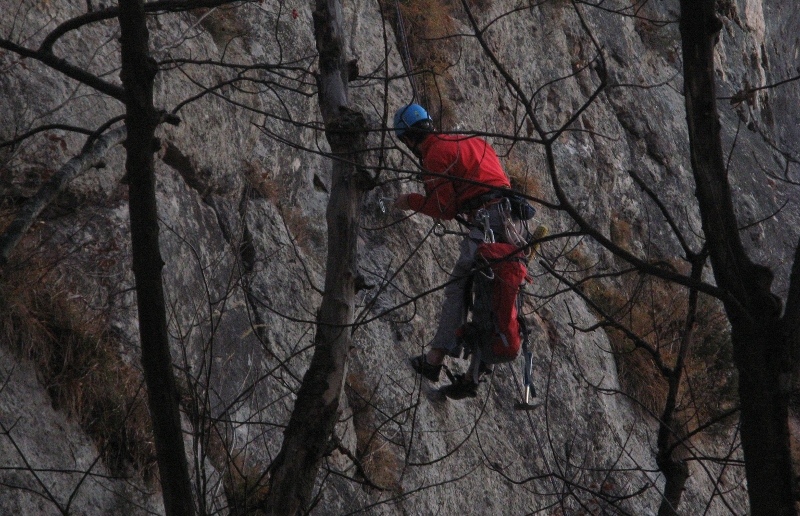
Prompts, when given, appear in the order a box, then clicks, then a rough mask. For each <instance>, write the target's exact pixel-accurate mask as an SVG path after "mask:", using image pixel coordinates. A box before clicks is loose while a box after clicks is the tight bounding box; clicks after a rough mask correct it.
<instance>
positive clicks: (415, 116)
mask: <svg viewBox="0 0 800 516" xmlns="http://www.w3.org/2000/svg"><path fill="white" fill-rule="evenodd" d="M422 120H430V121H433V120H432V119H431V117H430V116H429V115H428V112H427V111H425V108H424V107H422V106H420V105H419V104H409V105H407V106H403V107H401V108H400V109H398V110H397V113H395V114H394V134H395V135H396V136H397V137H398V138H399V137H401V136H403V134H405V132H406V131H407V130H408V129H409V128H410V127H411V126H412V125H414V124H416V123H417V122H419V121H422Z"/></svg>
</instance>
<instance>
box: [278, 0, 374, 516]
mask: <svg viewBox="0 0 800 516" xmlns="http://www.w3.org/2000/svg"><path fill="white" fill-rule="evenodd" d="M314 32H315V35H316V39H317V49H318V51H319V68H320V75H319V81H318V83H319V104H320V110H321V111H322V116H323V119H324V121H325V132H326V136H327V139H328V142H329V143H330V146H331V151H332V153H333V171H332V181H331V185H332V186H331V193H330V199H329V201H328V208H327V214H326V220H327V224H328V258H327V263H326V272H325V293H324V295H323V297H322V305H321V307H320V309H319V313H318V315H317V323H318V326H317V333H316V336H315V339H314V346H315V349H314V356H313V358H312V360H311V365H310V366H309V368H308V371H307V372H306V374H305V376H304V377H303V382H302V385H301V387H300V390H299V392H298V394H297V401H296V402H295V406H294V410H293V412H292V416H291V419H290V421H289V425H288V427H287V428H286V431H285V432H284V441H283V446H282V448H281V451H280V453H279V454H278V456H277V457H276V459H275V461H274V462H273V464H272V465H271V477H270V493H269V499H268V500H267V510H268V512H269V513H270V514H287V515H295V514H298V513H302V511H303V510H305V509H307V508H308V504H309V502H310V499H311V495H312V493H313V488H314V480H315V478H316V476H317V472H318V471H319V468H320V466H321V464H322V459H323V457H324V456H325V455H327V454H328V453H329V452H330V450H331V436H332V434H333V429H334V426H335V425H336V421H337V419H338V415H339V399H340V396H341V393H342V389H343V387H344V379H345V375H346V372H347V355H348V352H349V350H350V345H351V341H352V338H351V333H352V328H351V325H352V323H353V317H354V315H353V314H354V299H355V290H356V286H355V283H356V276H357V265H356V253H357V236H358V220H359V214H360V210H361V202H362V196H363V191H362V189H361V188H359V182H358V180H357V175H358V170H357V167H356V163H357V161H358V160H359V159H360V156H359V151H361V150H362V149H363V147H364V136H365V128H366V123H365V121H364V118H363V116H361V114H359V113H357V112H355V111H351V110H350V109H348V107H347V104H348V99H347V66H346V63H345V56H344V54H343V51H344V50H343V49H344V48H345V45H344V38H343V30H342V6H341V1H340V0H327V1H326V0H317V2H316V10H315V12H314Z"/></svg>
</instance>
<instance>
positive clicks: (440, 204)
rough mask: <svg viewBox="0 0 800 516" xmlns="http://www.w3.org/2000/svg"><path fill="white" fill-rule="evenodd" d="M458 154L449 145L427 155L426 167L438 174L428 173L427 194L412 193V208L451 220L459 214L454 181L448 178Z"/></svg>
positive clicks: (409, 202) (425, 177) (410, 199)
mask: <svg viewBox="0 0 800 516" xmlns="http://www.w3.org/2000/svg"><path fill="white" fill-rule="evenodd" d="M456 159H457V155H456V153H455V152H453V151H452V147H450V146H448V147H446V148H445V149H444V152H442V149H436V151H434V152H431V153H430V154H429V155H428V156H426V157H425V163H424V166H425V169H426V170H427V171H429V172H432V173H434V174H437V175H435V176H434V175H426V176H424V177H423V180H424V181H425V195H424V196H422V195H420V194H411V195H410V196H409V198H408V205H409V206H410V207H411V209H412V210H414V211H418V212H420V213H423V214H425V215H428V216H429V217H433V218H435V219H444V220H450V219H452V218H453V217H455V216H456V215H458V201H457V197H456V192H455V189H454V185H453V182H452V181H451V180H450V179H448V178H447V177H442V176H447V175H449V174H450V172H451V169H452V168H453V166H454V165H455V162H456Z"/></svg>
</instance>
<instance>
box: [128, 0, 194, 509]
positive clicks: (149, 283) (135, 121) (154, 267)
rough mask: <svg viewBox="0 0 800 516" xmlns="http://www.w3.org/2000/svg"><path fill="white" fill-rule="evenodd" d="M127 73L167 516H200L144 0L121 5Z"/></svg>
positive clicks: (146, 365) (135, 213)
mask: <svg viewBox="0 0 800 516" xmlns="http://www.w3.org/2000/svg"><path fill="white" fill-rule="evenodd" d="M119 23H120V29H121V38H120V41H121V46H122V72H121V74H120V76H121V79H122V84H123V86H124V90H125V108H126V117H125V125H126V126H127V128H128V138H127V140H126V143H125V147H126V149H127V157H126V162H125V170H126V172H127V174H128V184H129V201H128V203H129V210H130V224H131V243H132V248H133V273H134V276H135V278H136V300H137V307H138V311H139V335H140V338H141V345H142V369H143V371H144V378H145V382H146V384H147V395H148V406H149V409H150V415H151V418H152V421H153V437H154V440H155V446H156V455H157V460H158V470H159V477H160V481H161V489H162V494H163V498H164V509H165V511H166V514H167V515H170V516H172V515H193V514H194V502H193V501H192V488H191V483H190V480H189V471H188V466H187V464H186V454H185V451H184V445H183V434H182V431H181V421H180V412H179V397H178V390H177V388H176V384H175V378H174V376H173V372H172V357H171V356H170V351H169V336H168V333H167V315H166V313H167V312H166V304H165V302H164V287H163V284H162V280H161V269H162V267H163V265H164V262H163V261H162V259H161V253H160V250H159V243H158V213H157V206H156V182H155V163H154V159H153V154H154V152H155V150H156V148H155V137H154V134H155V129H156V126H157V125H158V122H159V115H158V113H157V112H156V110H155V108H154V106H153V81H154V79H155V76H156V72H157V66H156V63H155V61H154V60H153V59H152V58H151V57H150V55H149V49H148V44H149V33H148V30H147V26H146V24H145V13H144V3H143V2H142V1H141V0H120V2H119Z"/></svg>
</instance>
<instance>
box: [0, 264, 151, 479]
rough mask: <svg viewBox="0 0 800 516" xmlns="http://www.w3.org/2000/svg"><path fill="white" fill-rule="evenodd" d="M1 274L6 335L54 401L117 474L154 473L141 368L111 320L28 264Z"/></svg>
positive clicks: (0, 315)
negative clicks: (124, 356) (127, 354)
mask: <svg viewBox="0 0 800 516" xmlns="http://www.w3.org/2000/svg"><path fill="white" fill-rule="evenodd" d="M7 271H8V272H9V273H8V274H7V275H5V276H4V277H0V340H2V342H3V343H4V345H7V346H9V347H10V348H11V349H12V350H14V351H15V352H16V353H18V354H19V355H20V356H22V357H25V358H27V359H29V360H31V361H32V362H33V364H34V365H35V367H36V369H37V372H38V375H39V379H40V381H41V383H42V384H43V386H44V387H45V389H46V390H47V393H48V394H49V395H50V399H51V400H52V404H53V407H54V408H55V409H56V410H63V411H65V412H66V413H68V414H69V415H70V416H72V417H74V418H76V419H77V420H78V421H79V422H80V424H81V426H82V427H83V429H84V430H85V431H86V432H87V433H88V435H89V436H90V437H91V438H92V439H93V440H94V442H95V443H96V445H97V447H98V449H99V450H100V452H101V454H102V458H103V460H104V462H105V463H106V464H107V465H108V467H109V468H110V470H111V471H112V473H114V474H127V473H128V471H129V469H130V468H131V467H133V468H134V469H136V470H138V471H140V472H141V473H142V474H143V476H145V477H146V478H147V477H149V476H150V474H151V473H153V465H154V458H155V451H154V446H153V442H152V437H151V427H150V418H149V414H148V411H147V406H146V401H145V399H146V391H145V389H144V387H143V385H142V381H143V380H142V375H141V373H140V371H138V370H137V369H136V368H134V367H133V366H131V365H130V364H126V363H125V362H123V361H122V360H121V359H120V350H121V347H120V344H119V342H118V341H116V339H115V338H114V337H113V336H112V335H111V334H110V332H109V331H108V324H107V319H106V317H105V316H104V315H103V314H102V313H98V312H96V311H94V310H92V309H91V307H89V306H88V304H87V303H85V302H84V301H83V300H82V299H81V298H80V296H78V295H77V294H74V293H71V292H69V291H68V290H67V289H66V287H64V286H62V285H60V283H59V280H58V278H57V277H56V273H55V272H54V269H52V268H49V267H44V266H42V265H41V264H40V265H39V266H37V265H35V264H33V263H32V262H29V263H27V264H26V267H24V268H22V267H16V268H15V267H14V264H11V267H9V269H7Z"/></svg>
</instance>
